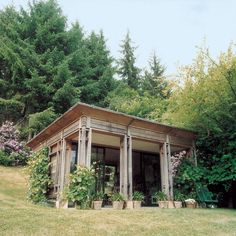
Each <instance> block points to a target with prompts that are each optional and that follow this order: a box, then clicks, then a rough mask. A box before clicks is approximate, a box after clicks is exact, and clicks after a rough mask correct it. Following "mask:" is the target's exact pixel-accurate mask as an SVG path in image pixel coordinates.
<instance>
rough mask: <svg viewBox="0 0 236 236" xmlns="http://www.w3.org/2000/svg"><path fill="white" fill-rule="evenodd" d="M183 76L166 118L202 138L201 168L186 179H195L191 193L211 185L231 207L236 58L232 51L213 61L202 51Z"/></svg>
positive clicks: (235, 170)
mask: <svg viewBox="0 0 236 236" xmlns="http://www.w3.org/2000/svg"><path fill="white" fill-rule="evenodd" d="M180 76H181V78H182V79H183V82H182V83H181V84H180V86H179V88H177V89H176V91H175V92H174V93H173V95H172V97H171V98H170V102H169V107H168V111H167V113H166V114H165V118H167V119H168V120H169V122H170V123H172V124H175V125H178V126H182V127H185V128H191V129H195V130H196V131H198V134H199V138H198V141H197V148H198V163H199V166H198V168H194V169H193V168H191V165H190V166H189V167H188V168H187V166H186V168H187V169H186V170H185V171H184V173H185V175H184V178H185V179H186V180H187V179H188V178H189V177H191V176H192V177H191V180H190V182H189V183H192V184H189V187H188V188H189V189H192V188H193V185H194V181H202V182H203V183H207V184H210V188H211V189H212V191H214V192H215V193H218V192H221V191H224V192H225V196H227V198H228V199H229V200H228V202H229V203H230V202H231V206H232V202H233V199H235V195H234V196H233V192H234V191H233V189H234V186H235V184H236V162H235V156H236V145H235V144H236V143H235V137H236V136H235V134H236V109H235V104H236V79H235V78H236V55H235V54H234V52H233V48H232V47H230V48H229V49H228V51H227V52H226V53H222V54H221V55H220V56H219V58H218V59H217V60H213V59H212V58H211V57H210V55H209V52H208V50H207V49H201V50H200V52H199V55H198V56H197V58H196V60H195V61H194V63H193V64H192V65H190V66H185V67H183V68H182V70H181V74H180ZM180 184H181V183H180ZM190 185H191V186H190ZM225 200H226V199H225ZM234 204H236V202H235V203H234Z"/></svg>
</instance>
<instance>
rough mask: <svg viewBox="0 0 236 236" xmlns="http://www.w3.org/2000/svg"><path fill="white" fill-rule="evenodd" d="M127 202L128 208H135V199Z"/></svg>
mask: <svg viewBox="0 0 236 236" xmlns="http://www.w3.org/2000/svg"><path fill="white" fill-rule="evenodd" d="M125 203H126V204H125V205H126V209H130V210H131V209H134V202H133V201H131V200H127V201H126V202H125Z"/></svg>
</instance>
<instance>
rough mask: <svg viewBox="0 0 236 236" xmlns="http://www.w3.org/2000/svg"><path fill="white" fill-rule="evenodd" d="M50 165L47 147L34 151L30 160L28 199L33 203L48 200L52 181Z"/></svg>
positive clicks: (28, 168)
mask: <svg viewBox="0 0 236 236" xmlns="http://www.w3.org/2000/svg"><path fill="white" fill-rule="evenodd" d="M49 165H50V163H49V158H48V148H46V147H45V148H42V149H41V150H39V151H37V152H35V153H33V154H32V156H31V157H30V159H29V161H28V167H27V170H28V173H29V181H28V186H29V188H28V199H29V200H30V201H31V202H33V203H41V204H42V203H46V202H47V197H46V194H47V191H48V188H49V186H50V184H51V182H52V181H51V178H50V176H49Z"/></svg>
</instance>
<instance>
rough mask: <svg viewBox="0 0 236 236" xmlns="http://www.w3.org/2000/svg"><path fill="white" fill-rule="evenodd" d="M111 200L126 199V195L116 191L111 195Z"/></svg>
mask: <svg viewBox="0 0 236 236" xmlns="http://www.w3.org/2000/svg"><path fill="white" fill-rule="evenodd" d="M111 200H112V201H124V196H123V194H121V193H119V192H114V193H113V194H112V195H111Z"/></svg>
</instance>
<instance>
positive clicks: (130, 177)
mask: <svg viewBox="0 0 236 236" xmlns="http://www.w3.org/2000/svg"><path fill="white" fill-rule="evenodd" d="M127 141H128V194H129V200H132V197H133V173H132V172H133V164H132V163H133V162H132V161H133V160H132V137H131V136H128V140H127Z"/></svg>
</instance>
